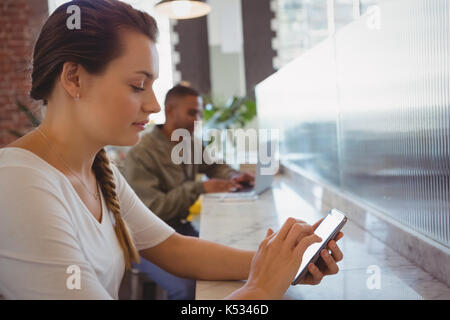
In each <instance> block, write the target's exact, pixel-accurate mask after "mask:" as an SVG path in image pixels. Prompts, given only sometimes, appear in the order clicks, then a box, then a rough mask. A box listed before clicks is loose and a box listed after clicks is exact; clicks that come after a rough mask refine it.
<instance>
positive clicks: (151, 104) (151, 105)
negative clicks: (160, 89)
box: [142, 93, 161, 113]
mask: <svg viewBox="0 0 450 320" xmlns="http://www.w3.org/2000/svg"><path fill="white" fill-rule="evenodd" d="M142 107H143V109H144V111H145V112H148V113H158V112H160V111H161V106H160V105H159V102H158V100H157V99H156V96H155V94H154V93H152V94H151V96H150V97H149V99H148V100H147V101H145V103H144V105H143V106H142Z"/></svg>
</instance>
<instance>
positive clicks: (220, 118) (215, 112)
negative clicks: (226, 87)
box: [203, 96, 256, 129]
mask: <svg viewBox="0 0 450 320" xmlns="http://www.w3.org/2000/svg"><path fill="white" fill-rule="evenodd" d="M203 101H204V102H205V109H204V111H203V120H204V121H205V124H206V126H207V127H209V128H215V129H235V128H243V127H244V126H245V125H246V124H247V123H249V122H250V121H252V120H253V118H254V117H255V116H256V103H255V101H253V100H251V99H250V98H248V97H236V96H233V97H232V98H230V99H229V100H228V101H227V102H226V103H225V104H220V103H217V102H213V101H212V99H211V98H210V97H209V96H203Z"/></svg>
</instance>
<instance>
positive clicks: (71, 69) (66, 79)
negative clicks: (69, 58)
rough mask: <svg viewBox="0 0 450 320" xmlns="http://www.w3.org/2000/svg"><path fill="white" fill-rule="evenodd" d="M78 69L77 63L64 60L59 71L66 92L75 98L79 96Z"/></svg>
mask: <svg viewBox="0 0 450 320" xmlns="http://www.w3.org/2000/svg"><path fill="white" fill-rule="evenodd" d="M80 69H81V66H80V65H79V64H78V63H75V62H65V63H64V64H63V67H62V71H61V76H60V80H61V84H62V86H63V87H64V89H65V90H66V92H67V94H68V95H69V96H70V97H72V98H73V99H77V98H79V97H80V91H81V83H80V82H81V81H80V71H81V70H80Z"/></svg>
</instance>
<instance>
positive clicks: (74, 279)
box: [0, 147, 175, 299]
mask: <svg viewBox="0 0 450 320" xmlns="http://www.w3.org/2000/svg"><path fill="white" fill-rule="evenodd" d="M111 168H112V171H113V173H114V179H115V183H116V192H117V196H118V198H119V201H120V207H121V214H122V217H123V219H124V220H125V221H126V223H127V226H128V228H129V229H130V232H131V234H132V237H133V240H134V242H135V245H136V247H137V249H138V250H142V249H146V248H150V247H153V246H155V245H158V244H159V243H161V242H163V241H164V240H166V239H167V238H168V237H169V236H170V235H172V234H173V233H174V232H175V231H174V229H173V228H171V227H170V226H168V225H167V224H166V223H165V222H163V221H162V220H161V219H160V218H159V217H157V216H156V215H155V214H153V213H152V212H151V211H150V209H148V208H147V207H146V206H145V205H144V204H143V203H142V201H141V200H140V199H139V198H138V197H137V195H136V194H135V193H134V191H133V190H132V189H131V187H130V186H129V185H128V183H127V181H126V180H125V178H124V177H123V176H122V174H121V173H120V171H119V170H118V168H117V167H116V166H115V165H114V164H112V163H111ZM100 194H101V192H100ZM101 200H102V210H103V211H102V212H103V214H102V221H101V223H99V222H98V221H97V220H96V219H95V218H94V216H93V215H92V213H90V212H89V210H88V209H87V207H86V206H85V204H84V203H83V201H82V200H81V198H80V197H79V195H78V194H77V192H76V191H75V189H74V188H73V186H72V184H71V183H70V181H69V179H68V178H67V177H66V176H65V175H64V174H63V173H62V172H60V171H59V170H58V169H56V168H55V167H53V166H52V165H50V164H49V163H48V162H46V161H45V160H43V159H42V158H40V157H39V156H37V155H36V154H34V153H32V152H30V151H28V150H25V149H22V148H12V147H8V148H1V149H0V292H1V293H2V294H3V295H4V296H5V298H7V299H118V292H119V286H120V283H121V281H122V278H123V275H124V271H125V260H124V256H123V252H122V249H121V248H120V246H119V243H118V240H117V237H116V234H115V232H114V227H113V226H114V217H113V214H112V213H111V212H110V211H109V210H108V209H107V207H106V203H105V200H104V199H103V195H101ZM105 213H108V214H105ZM78 268H79V269H78ZM78 270H79V271H80V272H77V271H78ZM78 284H80V288H79V289H78V288H77V285H78Z"/></svg>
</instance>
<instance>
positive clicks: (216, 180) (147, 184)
mask: <svg viewBox="0 0 450 320" xmlns="http://www.w3.org/2000/svg"><path fill="white" fill-rule="evenodd" d="M164 106H165V115H166V122H165V123H164V124H163V125H158V126H155V127H154V128H153V129H152V130H151V131H149V132H148V133H146V134H144V135H143V136H142V137H141V139H140V141H139V142H138V143H137V144H136V145H135V146H133V147H132V148H131V149H130V150H129V151H128V153H127V157H126V159H125V165H124V167H125V177H126V179H127V181H128V183H129V184H130V186H131V187H132V188H133V189H134V191H135V192H136V194H137V195H138V196H139V198H140V199H141V200H142V202H143V203H144V204H145V205H146V206H148V208H149V209H150V210H152V212H154V213H155V214H156V215H158V216H159V217H160V218H161V219H162V220H164V221H165V222H167V223H168V224H169V225H170V226H172V227H173V228H174V229H175V230H176V231H177V232H178V233H181V234H183V235H188V236H197V237H198V231H197V230H196V229H195V228H194V227H193V226H192V225H191V223H190V222H188V221H186V217H187V216H188V215H189V208H190V207H191V206H192V205H193V204H194V202H195V201H196V200H197V198H198V197H199V195H200V194H202V193H212V192H230V191H232V190H233V189H240V188H241V187H242V185H243V184H253V183H254V177H253V176H252V175H250V174H248V173H243V172H239V171H236V170H234V169H233V168H231V167H230V166H229V165H227V164H217V163H212V164H206V163H201V164H195V163H194V161H193V157H194V152H193V147H192V149H191V152H190V154H191V155H192V161H190V162H189V163H181V164H175V163H174V162H173V160H172V158H171V155H172V149H173V147H174V146H175V145H177V144H178V143H179V142H180V141H171V137H172V133H173V132H174V131H175V130H176V129H186V130H187V131H189V133H190V136H191V137H193V133H194V122H195V121H198V120H199V119H200V118H201V115H202V113H203V101H202V98H201V96H200V95H199V93H198V92H197V91H196V90H194V89H192V88H190V87H187V86H183V85H177V86H175V87H173V88H172V89H170V90H169V91H168V92H167V94H166V98H165V101H164ZM192 140H193V139H192ZM192 142H193V141H192ZM192 146H193V143H192ZM203 151H204V149H202V155H204V152H203ZM206 156H208V155H207V154H206ZM208 163H209V161H208ZM197 173H204V174H206V175H207V176H208V178H209V179H208V180H207V181H195V177H196V175H197ZM143 263H147V264H148V265H146V266H145V269H146V272H147V274H149V275H150V276H151V278H152V279H153V280H154V281H156V282H158V281H159V280H158V279H161V278H163V279H165V281H164V283H161V284H160V285H161V286H163V287H165V288H166V289H167V290H168V292H169V298H172V299H194V296H193V291H192V290H193V289H192V287H194V286H195V281H193V280H188V279H181V278H177V277H175V276H172V275H170V274H167V273H165V271H163V270H161V269H159V268H158V267H156V266H154V265H152V264H150V263H149V262H148V261H144V262H143ZM147 269H148V270H149V271H148V270H147ZM168 284H169V285H168ZM183 288H184V289H183ZM180 290H181V291H182V292H178V291H180ZM177 292H178V293H177Z"/></svg>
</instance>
